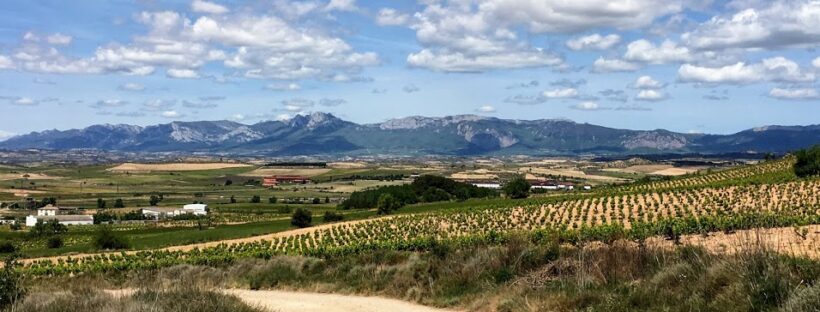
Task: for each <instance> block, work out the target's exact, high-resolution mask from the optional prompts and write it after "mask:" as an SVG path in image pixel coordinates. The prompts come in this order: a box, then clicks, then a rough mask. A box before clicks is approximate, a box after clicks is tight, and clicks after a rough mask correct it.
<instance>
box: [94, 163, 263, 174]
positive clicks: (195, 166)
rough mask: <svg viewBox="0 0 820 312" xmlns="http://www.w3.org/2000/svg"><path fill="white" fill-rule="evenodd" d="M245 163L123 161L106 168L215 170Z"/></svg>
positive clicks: (134, 170)
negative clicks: (144, 162)
mask: <svg viewBox="0 0 820 312" xmlns="http://www.w3.org/2000/svg"><path fill="white" fill-rule="evenodd" d="M249 166H250V165H247V164H234V163H171V164H136V163H124V164H121V165H119V166H116V167H112V168H108V169H106V170H108V171H118V172H124V171H132V172H140V171H143V172H151V171H198V170H216V169H228V168H242V167H249Z"/></svg>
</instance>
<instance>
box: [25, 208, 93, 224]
mask: <svg viewBox="0 0 820 312" xmlns="http://www.w3.org/2000/svg"><path fill="white" fill-rule="evenodd" d="M38 214H39V211H38ZM51 220H57V222H59V223H60V224H63V225H88V224H94V216H89V215H47V216H40V215H38V216H28V217H26V226H34V225H36V224H37V222H39V221H42V222H44V223H45V222H48V221H51Z"/></svg>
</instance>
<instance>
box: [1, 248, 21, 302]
mask: <svg viewBox="0 0 820 312" xmlns="http://www.w3.org/2000/svg"><path fill="white" fill-rule="evenodd" d="M16 267H17V256H16V255H11V256H8V257H6V261H5V265H4V266H3V269H2V270H0V309H5V308H6V307H8V306H10V305H12V304H14V303H15V302H17V301H18V300H20V299H23V297H25V296H26V288H25V286H24V285H23V274H22V273H20V271H19V270H17V268H16Z"/></svg>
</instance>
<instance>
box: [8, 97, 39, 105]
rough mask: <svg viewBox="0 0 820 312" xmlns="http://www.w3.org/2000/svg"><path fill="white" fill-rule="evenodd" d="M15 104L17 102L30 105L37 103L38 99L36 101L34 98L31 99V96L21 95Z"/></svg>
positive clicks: (15, 102)
mask: <svg viewBox="0 0 820 312" xmlns="http://www.w3.org/2000/svg"><path fill="white" fill-rule="evenodd" d="M14 104H17V105H24V106H30V105H35V104H37V102H36V101H34V100H33V99H31V98H27V97H21V98H19V99H17V100H15V101H14Z"/></svg>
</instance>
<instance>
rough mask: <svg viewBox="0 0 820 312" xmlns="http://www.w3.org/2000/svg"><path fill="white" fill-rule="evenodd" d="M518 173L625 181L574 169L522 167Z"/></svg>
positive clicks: (602, 180) (603, 180)
mask: <svg viewBox="0 0 820 312" xmlns="http://www.w3.org/2000/svg"><path fill="white" fill-rule="evenodd" d="M518 172H520V173H524V174H527V173H530V174H541V175H551V176H564V177H571V178H578V179H586V180H595V181H601V182H624V181H626V180H624V179H619V178H615V177H607V176H599V175H591V174H586V173H584V172H583V171H581V170H576V169H550V168H541V167H522V168H518Z"/></svg>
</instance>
